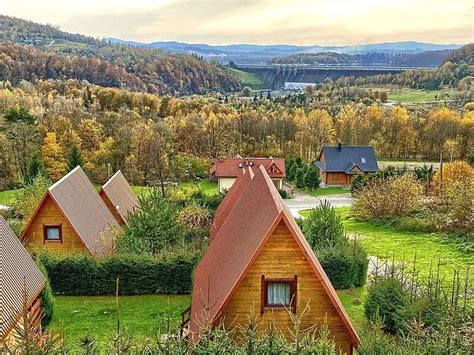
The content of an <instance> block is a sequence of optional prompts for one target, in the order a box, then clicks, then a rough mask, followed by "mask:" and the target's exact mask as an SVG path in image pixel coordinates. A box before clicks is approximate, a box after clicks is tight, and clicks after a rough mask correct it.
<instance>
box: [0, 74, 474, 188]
mask: <svg viewBox="0 0 474 355" xmlns="http://www.w3.org/2000/svg"><path fill="white" fill-rule="evenodd" d="M4 87H5V89H3V90H0V114H1V116H0V160H1V164H0V188H1V189H6V188H13V187H15V186H17V184H18V183H19V182H21V180H22V179H23V178H24V177H25V175H26V174H27V170H28V169H27V168H28V165H29V164H30V162H31V161H32V159H33V158H34V157H35V156H36V157H40V158H42V160H43V162H44V163H45V164H46V165H47V166H46V168H47V169H48V172H49V173H50V177H52V178H53V179H54V178H56V177H57V176H61V175H62V174H63V173H64V172H65V169H66V168H67V164H66V162H67V160H68V158H69V155H70V154H71V149H72V147H77V148H78V150H79V152H80V154H81V155H82V159H83V162H84V164H83V166H84V167H85V169H87V170H88V171H89V172H90V174H91V177H92V179H93V180H95V181H97V182H101V181H104V180H105V179H106V177H107V167H108V164H110V168H111V169H112V170H113V171H115V170H118V169H121V170H122V171H124V173H125V174H126V175H127V178H128V179H129V180H130V181H131V183H133V184H141V185H142V184H143V185H149V184H153V183H156V182H160V181H162V180H180V179H182V178H183V177H184V176H185V175H186V174H190V173H192V174H194V175H196V176H200V175H202V171H203V169H204V170H205V168H203V167H205V166H206V164H207V166H208V163H209V162H210V161H211V160H212V159H214V158H216V157H221V156H234V155H235V154H237V153H238V154H241V155H246V156H270V155H271V156H287V157H289V156H299V157H301V158H303V159H304V160H305V161H308V162H310V161H312V160H314V159H316V157H317V154H318V153H319V150H320V149H321V147H322V145H323V144H334V143H335V142H336V141H337V140H341V142H342V143H343V144H347V145H372V146H374V147H375V149H376V152H377V155H378V157H379V158H391V159H405V158H415V157H417V158H428V159H438V158H439V155H440V153H441V152H443V154H444V157H445V159H456V158H465V157H467V156H468V155H469V154H472V152H473V150H474V138H473V137H474V112H472V111H462V110H459V111H455V110H451V109H448V108H446V107H439V108H434V109H431V110H423V111H408V110H407V109H405V108H403V107H385V106H382V105H380V104H376V103H375V104H373V105H370V106H366V105H364V104H346V105H341V104H338V105H327V106H326V105H319V103H317V102H316V103H308V104H306V105H304V106H302V105H301V104H300V103H295V104H293V103H292V102H291V101H289V102H273V101H271V100H268V99H262V100H259V101H257V102H251V103H250V102H248V101H241V100H240V99H239V98H238V97H237V96H235V95H234V96H231V97H229V98H228V99H226V98H222V97H221V96H214V97H212V96H208V97H193V98H188V99H181V98H171V97H169V96H164V97H158V96H155V95H151V94H146V93H133V92H128V91H125V90H118V89H113V88H102V87H98V86H90V85H83V84H81V83H80V82H78V81H74V80H70V81H66V82H64V81H45V82H39V83H38V84H37V85H36V86H35V85H32V84H29V83H26V82H23V83H22V84H21V85H20V88H9V87H8V85H7V84H4ZM226 101H228V103H226ZM206 162H207V163H206ZM193 166H194V167H199V168H192V167H193ZM194 170H196V171H197V172H194Z"/></svg>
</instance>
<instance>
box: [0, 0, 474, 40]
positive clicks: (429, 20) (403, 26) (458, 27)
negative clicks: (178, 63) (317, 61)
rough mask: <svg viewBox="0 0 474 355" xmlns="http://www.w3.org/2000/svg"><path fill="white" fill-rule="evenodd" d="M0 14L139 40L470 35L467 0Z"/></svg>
mask: <svg viewBox="0 0 474 355" xmlns="http://www.w3.org/2000/svg"><path fill="white" fill-rule="evenodd" d="M0 12H1V13H4V14H9V15H13V16H18V17H21V18H26V19H31V20H33V21H37V22H41V23H51V24H54V25H59V26H60V27H61V28H62V29H63V30H65V31H69V32H77V33H83V34H87V35H92V36H95V37H103V36H104V37H117V38H122V39H129V40H136V41H143V42H151V41H163V40H177V41H184V42H192V43H210V44H226V43H266V44H277V43H289V44H353V43H366V42H382V41H398V40H419V41H427V42H434V43H467V42H471V41H472V34H473V33H472V5H471V1H470V0H456V1H454V0H453V1H444V0H364V1H355V0H332V1H327V0H299V1H290V0H253V1H249V0H202V1H193V0H175V1H173V0H135V1H133V2H131V1H128V0H127V1H123V0H122V1H119V0H115V1H112V0H94V1H93V0H83V1H76V2H65V1H62V0H49V1H48V0H44V1H37V0H2V1H1V5H0Z"/></svg>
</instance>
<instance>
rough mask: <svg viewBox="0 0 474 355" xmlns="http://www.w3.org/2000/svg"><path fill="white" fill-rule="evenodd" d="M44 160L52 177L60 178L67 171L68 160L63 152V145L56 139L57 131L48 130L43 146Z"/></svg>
mask: <svg viewBox="0 0 474 355" xmlns="http://www.w3.org/2000/svg"><path fill="white" fill-rule="evenodd" d="M41 153H42V155H43V162H44V166H45V167H46V170H47V171H48V175H49V177H50V179H52V180H54V181H56V180H59V179H60V178H61V177H62V176H63V175H64V173H65V172H66V162H65V161H64V157H63V155H62V152H61V147H60V146H59V144H58V142H57V141H56V133H54V132H48V133H46V137H45V138H44V141H43V146H42V147H41Z"/></svg>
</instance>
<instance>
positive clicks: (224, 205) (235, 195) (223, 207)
mask: <svg viewBox="0 0 474 355" xmlns="http://www.w3.org/2000/svg"><path fill="white" fill-rule="evenodd" d="M242 173H243V176H242V177H239V178H238V179H237V180H236V181H235V183H234V184H232V186H231V188H230V189H229V191H228V192H227V194H226V195H225V197H224V199H223V200H222V202H221V203H220V204H219V207H218V208H217V210H216V212H215V214H214V221H213V222H212V226H211V230H210V233H209V239H210V240H211V241H212V239H213V238H214V237H215V235H216V234H217V232H218V231H219V229H220V228H221V227H222V224H224V222H225V220H226V219H227V217H228V216H229V214H230V212H231V211H232V209H233V208H234V206H235V204H236V203H237V201H239V199H240V198H241V197H242V194H243V192H244V191H245V189H246V188H247V186H248V184H249V183H250V181H251V180H252V179H253V177H254V175H255V174H254V173H253V171H252V169H251V168H249V170H248V171H247V170H246V169H243V170H242Z"/></svg>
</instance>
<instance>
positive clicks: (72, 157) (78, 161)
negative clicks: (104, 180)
mask: <svg viewBox="0 0 474 355" xmlns="http://www.w3.org/2000/svg"><path fill="white" fill-rule="evenodd" d="M82 164H83V161H82V155H81V152H80V151H79V148H77V146H75V145H73V146H72V148H71V151H70V152H69V159H68V161H67V170H68V171H71V170H72V169H74V168H75V167H76V166H82Z"/></svg>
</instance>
